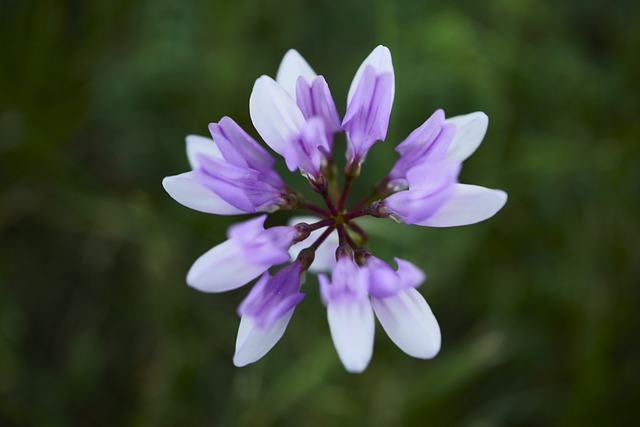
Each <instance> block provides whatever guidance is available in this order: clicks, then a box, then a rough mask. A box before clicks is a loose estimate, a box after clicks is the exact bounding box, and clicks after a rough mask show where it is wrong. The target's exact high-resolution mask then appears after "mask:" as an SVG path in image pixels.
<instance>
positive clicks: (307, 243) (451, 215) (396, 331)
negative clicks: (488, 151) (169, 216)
mask: <svg viewBox="0 0 640 427" xmlns="http://www.w3.org/2000/svg"><path fill="white" fill-rule="evenodd" d="M394 96H395V86H394V72H393V64H392V61H391V54H390V52H389V50H388V49H387V48H386V47H384V46H378V47H376V48H375V49H374V50H373V52H371V54H370V55H369V56H368V57H367V58H366V59H365V60H364V61H363V63H362V65H360V67H359V68H358V70H357V72H356V74H355V77H354V79H353V81H352V83H351V87H350V88H349V93H348V96H347V107H346V112H345V115H344V117H343V118H342V120H341V119H340V115H339V114H338V110H337V108H336V105H335V102H334V101H333V98H332V95H331V91H330V90H329V86H328V84H327V82H326V80H325V79H324V77H323V76H321V75H317V74H316V73H315V71H314V70H313V69H312V68H311V66H309V64H308V63H307V62H306V61H305V60H304V58H302V56H301V55H300V54H299V53H298V52H297V51H295V50H290V51H289V52H287V53H286V54H285V56H284V58H283V60H282V62H281V64H280V67H279V68H278V72H277V75H276V79H275V80H274V79H272V78H271V77H268V76H261V77H259V78H258V79H257V80H256V82H255V84H254V87H253V91H252V93H251V97H250V99H249V112H250V115H251V120H252V122H253V125H254V127H255V128H256V130H257V132H258V134H259V135H260V136H261V138H262V139H263V140H264V142H265V143H266V144H267V146H269V147H270V148H271V149H272V150H273V151H274V152H276V153H278V154H279V155H280V156H282V157H283V158H284V161H285V164H286V166H287V168H288V169H289V170H290V171H295V170H298V171H299V172H300V173H301V174H302V175H303V176H304V177H305V178H306V179H307V181H308V182H309V185H310V186H311V188H312V190H313V191H315V192H316V193H317V194H318V195H319V196H320V197H321V198H322V200H323V202H324V205H323V206H318V205H315V204H312V203H310V202H309V201H307V200H306V199H305V198H304V197H303V196H302V195H301V194H300V193H298V192H297V191H296V190H295V189H292V188H291V187H289V186H288V185H287V184H286V183H285V181H284V180H283V179H282V178H281V177H280V175H279V174H278V173H277V172H276V171H275V170H274V169H273V166H274V164H275V158H274V157H273V156H272V155H271V154H270V153H269V152H268V151H267V150H266V149H265V148H263V147H262V145H260V144H259V143H258V142H257V141H256V140H255V139H254V138H252V137H251V136H250V135H249V134H248V133H247V132H245V131H244V130H243V129H242V128H241V127H240V126H239V125H238V124H237V123H236V122H234V121H233V120H232V119H230V118H228V117H223V118H222V119H221V120H220V121H219V122H218V123H212V124H210V125H209V131H210V132H211V136H212V137H213V140H212V139H209V138H204V137H199V136H193V135H191V136H188V137H187V141H186V142H187V157H188V159H189V163H190V165H191V169H192V170H191V171H189V172H185V173H182V174H179V175H175V176H170V177H167V178H165V179H164V180H163V186H164V188H165V189H166V191H167V192H168V193H169V195H170V196H171V197H173V198H174V199H175V200H176V201H178V202H179V203H181V204H183V205H185V206H187V207H189V208H192V209H195V210H198V211H202V212H207V213H212V214H217V215H237V214H253V213H263V214H262V215H260V216H258V217H256V218H253V219H249V220H247V221H244V222H241V223H239V224H236V225H234V226H232V227H231V228H230V229H229V232H228V240H227V241H225V242H223V243H220V244H218V245H217V246H215V247H213V248H212V249H211V250H209V251H208V252H206V253H205V254H204V255H202V256H201V257H200V258H198V260H196V262H195V263H194V264H193V266H192V267H191V269H190V270H189V273H188V274H187V283H188V284H189V285H190V286H191V287H193V288H195V289H198V290H200V291H203V292H224V291H228V290H232V289H236V288H239V287H241V286H244V285H246V284H247V283H249V282H251V281H252V280H254V279H256V278H258V277H259V278H258V280H257V282H256V284H255V285H254V286H253V288H252V289H251V291H250V292H249V294H248V295H247V297H246V298H245V299H244V301H243V302H242V303H241V304H240V307H239V308H238V314H239V315H240V317H241V320H240V327H239V330H238V337H237V341H236V352H235V355H234V358H233V362H234V364H235V365H236V366H245V365H247V364H250V363H254V362H256V361H257V360H259V359H260V358H262V357H263V356H264V355H265V354H266V353H267V352H268V351H269V350H270V349H271V348H273V346H274V345H275V344H276V343H277V342H278V341H279V340H280V339H281V338H282V336H283V334H284V332H285V330H286V327H287V325H288V324H289V321H290V319H291V317H292V316H293V312H294V310H295V307H296V306H297V305H298V304H299V303H300V302H301V301H302V300H303V298H304V296H305V294H304V293H302V292H300V289H301V286H302V285H303V282H304V278H305V273H306V272H314V273H319V275H318V282H319V285H320V286H319V287H320V293H321V296H322V300H323V302H324V304H325V305H326V306H327V319H328V323H329V330H330V333H331V337H332V339H333V342H334V345H335V347H336V351H337V353H338V357H339V359H340V360H341V361H342V363H343V365H344V367H345V368H346V369H347V371H349V372H362V371H364V370H365V369H366V367H367V366H368V364H369V361H370V360H371V356H372V354H373V338H374V334H375V320H374V318H377V319H378V321H379V322H380V324H381V325H382V328H383V329H384V331H385V332H386V333H387V335H388V336H389V338H390V339H391V340H392V341H393V342H394V343H395V344H396V345H397V346H398V347H399V348H400V349H401V350H402V351H404V352H405V353H407V354H408V355H410V356H412V357H416V358H421V359H430V358H432V357H434V356H435V355H436V354H437V353H438V351H439V350H440V341H441V335H440V327H439V326H438V322H437V320H436V318H435V316H434V315H433V313H432V311H431V309H430V307H429V305H428V304H427V302H426V300H425V299H424V297H423V296H422V295H421V294H420V293H419V292H418V291H417V290H416V287H417V286H418V285H420V284H421V283H423V282H424V280H425V277H426V276H425V274H424V273H423V272H422V270H420V269H419V268H418V267H416V266H415V265H413V264H412V263H410V262H409V261H406V260H402V259H398V258H396V259H395V262H396V264H397V266H398V267H397V269H394V268H393V267H392V266H391V265H389V264H388V263H387V262H385V261H383V260H382V259H380V258H377V257H375V256H374V255H373V254H372V253H370V252H369V251H368V250H367V249H366V243H367V240H368V235H367V233H366V231H365V230H364V229H363V228H362V227H360V226H359V225H358V224H357V220H358V218H361V217H364V216H373V217H377V218H392V219H394V220H396V221H398V222H402V223H405V224H415V225H420V226H431V227H451V226H458V225H467V224H473V223H476V222H480V221H483V220H485V219H488V218H490V217H491V216H493V215H494V214H495V213H496V212H498V211H499V210H500V209H501V208H502V207H503V206H504V204H505V203H506V199H507V195H506V193H505V192H504V191H501V190H494V189H489V188H485V187H480V186H476V185H469V184H461V183H459V182H458V175H459V173H460V169H461V167H462V162H464V161H465V160H466V159H467V158H468V157H469V156H470V155H471V154H472V153H473V152H474V151H475V150H476V149H477V148H478V146H479V145H480V143H481V142H482V139H483V138H484V135H485V133H486V130H487V126H488V118H487V116H486V115H485V114H484V113H482V112H475V113H471V114H467V115H462V116H456V117H451V118H446V116H445V113H444V111H443V110H436V111H435V112H434V113H433V114H432V115H431V116H430V117H429V118H428V119H427V120H426V121H425V122H424V123H423V124H422V125H421V126H419V127H418V128H417V129H415V130H414V131H413V132H411V133H410V134H409V135H408V136H407V138H406V139H404V140H403V141H402V142H400V143H399V144H398V145H397V146H396V148H395V150H396V151H397V152H398V154H399V157H398V159H397V161H396V162H395V164H394V165H393V167H392V168H391V170H390V171H389V173H388V174H387V176H386V177H385V178H384V179H382V180H381V181H380V182H379V183H377V184H376V185H375V186H374V187H373V188H374V190H373V191H372V192H371V194H369V195H366V196H365V197H363V198H362V199H360V201H358V202H356V203H355V204H353V205H352V206H347V196H348V194H349V192H350V190H351V186H352V183H353V182H354V181H355V180H356V179H357V178H358V176H359V175H360V170H361V168H362V165H363V163H364V161H365V158H366V156H367V153H368V151H369V149H370V148H371V147H372V146H373V144H374V143H376V142H377V141H381V140H384V139H385V138H386V134H387V128H388V125H389V116H390V114H391V107H392V104H393V99H394ZM342 132H344V133H345V134H346V139H347V146H346V153H345V156H346V166H345V169H344V175H343V177H342V179H340V177H339V176H338V175H337V173H336V167H335V163H334V157H333V155H334V153H333V151H334V150H333V148H334V146H333V141H334V136H335V135H336V134H337V133H342ZM339 181H342V190H341V191H339V185H338V184H339ZM275 210H286V211H294V210H302V211H305V212H306V215H305V216H296V217H292V218H291V219H290V221H289V224H288V225H286V226H273V227H268V228H265V227H264V224H265V222H266V220H267V215H266V214H264V213H270V212H273V211H275ZM287 263H288V264H287ZM279 265H284V267H280V268H279V269H278V270H277V271H276V272H275V273H274V274H273V275H271V274H270V273H269V271H268V270H269V269H272V268H275V267H277V266H279Z"/></svg>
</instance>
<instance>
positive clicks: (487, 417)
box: [0, 0, 640, 426]
mask: <svg viewBox="0 0 640 427" xmlns="http://www.w3.org/2000/svg"><path fill="white" fill-rule="evenodd" d="M364 4H365V3H363V2H361V1H355V0H343V1H341V2H339V3H329V2H311V1H300V2H289V1H284V0H279V1H273V2H249V1H247V0H238V1H235V2H224V1H204V0H200V1H192V2H178V1H169V0H142V1H138V2H126V1H123V0H116V1H113V0H95V1H91V2H85V1H79V0H71V1H66V2H63V1H45V0H25V1H15V0H4V1H2V2H0V54H1V55H0V178H1V181H0V182H2V184H1V185H0V424H1V425H3V426H30V425H34V426H35V425H38V426H71V425H77V426H87V425H91V426H114V425H116V426H119V425H126V426H128V425H131V426H147V425H148V426H175V425H185V426H191V425H193V426H201V425H202V426H209V425H223V426H239V425H240V426H241V425H248V426H249V425H250V426H300V425H305V426H306V425H309V426H327V425H350V426H351V425H367V426H399V425H416V426H422V425H432V426H439V425H443V426H452V425H472V426H502V425H505V426H506V425H510V426H511V425H531V426H539V425H567V426H573V425H576V426H577V425H579V426H586V425H631V424H633V420H637V398H638V396H640V386H639V384H640V364H639V363H638V360H640V354H639V350H640V348H639V345H638V340H637V332H638V327H640V319H639V316H638V302H639V300H640V298H639V292H640V291H639V288H638V284H639V283H640V263H639V262H638V244H637V240H638V236H640V222H639V218H640V206H639V205H640V202H639V199H638V194H640V161H639V160H640V144H639V141H640V121H639V120H638V116H639V115H640V98H638V94H639V93H640V84H639V83H638V76H639V75H640V56H639V55H638V50H637V49H638V43H639V42H640V26H638V25H637V23H638V19H639V18H640V7H639V3H638V2H633V1H624V0H613V1H610V2H607V3H604V2H579V1H577V0H568V1H565V2H551V1H533V0H526V1H517V2H512V1H508V0H490V1H486V2H473V1H468V0H466V1H458V2H454V3H452V2H450V1H444V0H434V1H428V2H424V1H418V0H415V1H407V2H396V3H394V2H383V1H374V2H370V3H366V4H367V6H366V7H364V6H363V5H364ZM380 43H382V44H385V45H387V46H389V48H390V49H391V52H392V54H393V59H394V64H395V67H396V81H397V90H396V100H395V105H394V111H393V114H392V120H391V126H390V131H389V136H388V138H387V141H386V142H385V143H379V144H377V145H376V146H375V147H374V148H373V150H372V151H371V153H370V156H369V158H368V161H367V162H366V164H365V168H364V170H363V177H362V178H361V181H364V182H366V181H367V180H375V179H377V178H380V177H381V176H382V175H383V174H384V172H385V171H386V170H387V169H388V168H389V167H390V165H391V162H392V161H393V159H394V158H395V157H394V154H393V147H394V146H395V144H396V143H398V142H399V141H401V140H402V139H403V138H404V137H405V136H406V135H407V134H408V133H409V132H410V131H411V130H413V129H414V128H415V127H417V126H418V125H420V124H421V123H422V121H423V120H425V119H426V118H427V117H428V116H429V115H430V114H431V113H432V112H433V111H434V110H435V109H437V108H440V107H442V108H444V109H445V111H446V112H447V114H448V115H457V114H462V113H466V112H470V111H475V110H483V111H485V112H487V114H488V115H489V117H490V126H489V132H488V134H487V136H486V138H485V142H484V144H483V145H482V146H481V148H480V149H479V150H478V152H477V153H476V154H475V155H474V156H473V157H471V158H470V159H469V160H468V161H467V163H466V164H465V167H464V170H463V174H462V181H463V182H469V183H477V184H479V185H485V186H488V187H497V188H503V189H505V190H506V191H507V192H508V193H509V197H510V198H509V202H508V203H507V206H506V207H505V209H504V210H503V211H502V212H500V213H499V214H498V215H497V216H496V217H494V218H492V219H491V220H489V221H486V222H485V223H482V224H478V225H475V226H473V227H462V228H459V229H422V228H419V227H407V226H401V225H398V224H394V223H391V222H390V221H383V220H375V219H370V220H368V221H367V222H366V223H365V222H364V221H363V222H362V224H364V225H365V226H366V228H367V229H369V230H371V237H372V241H371V247H372V248H373V250H374V251H375V253H376V254H379V256H381V257H383V258H385V259H387V260H391V257H392V256H394V255H397V256H400V257H403V258H406V259H408V260H411V261H413V262H415V263H416V264H418V265H419V266H421V267H422V268H423V269H424V270H425V271H427V273H428V275H429V280H428V281H427V282H426V283H425V284H424V285H423V286H422V287H421V288H420V289H421V291H422V293H423V294H424V295H425V296H426V298H427V300H428V301H429V303H430V305H431V307H432V309H433V310H434V312H435V313H436V316H437V317H438V319H439V321H440V325H441V328H442V332H443V348H442V352H441V353H440V354H439V355H438V356H437V358H436V359H434V360H432V361H421V360H414V359H411V358H409V357H408V356H405V355H404V354H402V353H401V352H400V351H399V350H398V349H397V348H395V347H394V346H393V344H392V343H391V342H390V341H389V340H388V339H387V338H386V336H385V335H384V332H383V331H382V329H381V328H378V330H377V339H376V344H375V354H374V359H373V361H372V363H371V365H370V367H369V368H368V370H367V371H366V372H365V373H364V374H363V375H358V376H354V375H350V374H347V373H346V372H345V371H344V370H343V369H342V367H341V365H340V362H339V360H338V358H337V356H336V354H335V351H334V349H333V347H332V344H331V340H330V337H329V332H328V327H327V324H326V318H325V316H326V315H325V311H324V308H323V307H322V305H321V302H320V299H319V296H318V292H317V286H316V284H317V283H316V280H315V279H313V278H310V279H309V281H308V283H307V284H306V285H305V287H306V291H307V292H308V294H309V296H308V298H307V300H306V301H304V303H303V304H302V305H301V306H300V307H299V309H298V310H297V311H296V313H295V315H294V319H293V321H292V323H291V324H290V327H289V330H288V331H287V333H286V334H285V337H284V338H283V340H282V341H281V342H280V343H279V344H278V345H277V346H276V347H275V348H274V349H273V351H272V352H271V353H270V354H269V355H268V356H267V357H265V358H264V359H263V360H261V361H260V362H258V363H256V364H254V365H251V366H249V367H246V368H243V369H237V368H235V367H234V366H233V365H232V363H231V356H232V354H233V346H234V342H235V333H236V328H237V325H238V318H237V316H236V314H235V307H236V305H237V304H238V302H239V301H240V300H241V299H242V298H243V296H244V295H245V292H246V290H240V291H235V292H231V293H228V294H223V295H208V294H201V293H198V292H196V291H194V290H192V289H189V288H188V287H187V286H186V285H185V284H184V278H185V274H186V272H187V270H188V268H189V266H190V264H191V263H192V262H193V261H194V260H195V259H196V258H197V257H198V256H199V255H200V254H201V253H203V252H204V251H205V250H206V249H208V248H209V247H211V246H213V245H215V244H217V243H219V242H221V241H222V240H223V239H224V238H225V237H224V236H225V230H226V228H227V227H228V226H229V225H230V224H231V223H233V222H234V221H236V220H237V219H236V218H222V217H214V216H209V215H206V214H201V213H198V212H194V211H190V210H188V209H186V208H184V207H182V206H179V205H178V204H177V203H175V202H174V201H173V200H171V199H170V197H169V196H167V195H166V194H165V193H164V191H163V190H162V187H161V185H160V182H161V179H162V178H163V177H164V176H166V175H173V174H177V173H179V172H182V171H185V170H186V169H187V167H188V166H187V161H186V158H185V155H184V146H183V139H184V136H185V134H188V133H196V134H206V133H207V127H206V126H207V124H208V123H209V122H212V121H217V120H218V119H220V118H221V117H222V116H223V115H230V116H232V117H233V118H234V119H236V120H237V121H238V122H239V123H240V124H241V125H242V126H244V127H245V129H247V130H250V132H252V133H253V134H254V135H255V132H254V131H253V128H252V126H251V122H250V118H249V114H248V97H249V94H250V91H251V88H252V85H253V81H254V80H255V78H257V77H258V76H260V75H261V74H270V75H272V76H273V75H274V74H275V71H276V69H277V66H278V63H279V61H280V59H281V57H282V55H283V54H284V52H285V51H286V50H287V49H289V48H292V47H294V48H297V49H298V50H299V51H300V52H301V53H302V54H303V55H304V56H305V57H306V58H307V59H308V60H309V62H310V63H311V64H312V65H313V66H314V68H315V69H316V71H318V72H320V73H322V74H324V75H325V76H326V78H327V80H328V82H329V84H330V85H331V88H332V91H333V94H334V96H335V98H336V102H337V103H338V105H339V110H340V111H341V112H342V113H344V107H343V105H344V103H345V99H346V91H347V88H348V86H349V83H350V80H351V78H352V76H353V73H354V72H355V70H356V68H357V66H358V65H359V63H360V62H361V61H362V59H363V58H364V57H365V56H366V55H367V54H368V52H369V51H370V50H371V49H372V48H373V47H375V45H377V44H380ZM359 185H361V187H359V188H360V190H362V191H364V190H366V185H364V186H362V184H359ZM276 219H277V220H282V221H284V220H285V219H286V215H285V214H278V215H276ZM273 223H275V221H273Z"/></svg>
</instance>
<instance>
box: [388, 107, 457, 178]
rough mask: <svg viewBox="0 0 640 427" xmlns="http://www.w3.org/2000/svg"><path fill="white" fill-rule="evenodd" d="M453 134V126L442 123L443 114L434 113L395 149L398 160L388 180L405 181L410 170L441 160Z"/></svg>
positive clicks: (439, 112) (440, 112)
mask: <svg viewBox="0 0 640 427" xmlns="http://www.w3.org/2000/svg"><path fill="white" fill-rule="evenodd" d="M454 133H455V126H453V125H447V124H445V122H444V112H443V111H442V110H438V111H436V112H435V113H434V114H433V115H432V116H431V117H430V118H429V119H427V121H425V122H424V123H423V124H422V126H420V127H419V128H417V129H416V130H414V131H413V132H412V133H411V134H410V135H409V136H408V137H407V138H406V139H405V140H404V141H403V142H402V143H400V144H399V145H398V146H397V147H396V151H397V152H399V153H400V158H399V159H398V161H397V162H396V164H395V165H394V166H393V168H392V169H391V172H390V173H389V179H390V180H391V181H394V180H405V179H406V175H407V172H408V171H409V170H410V169H412V168H414V167H416V166H420V165H421V164H424V163H434V162H438V161H440V160H442V159H443V158H444V156H445V154H446V152H447V148H448V147H449V144H450V143H451V140H452V139H453V136H454Z"/></svg>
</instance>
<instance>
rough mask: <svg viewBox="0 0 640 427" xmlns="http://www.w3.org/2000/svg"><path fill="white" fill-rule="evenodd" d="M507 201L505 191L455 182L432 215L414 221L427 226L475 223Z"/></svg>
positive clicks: (493, 213)
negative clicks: (443, 201) (449, 192)
mask: <svg viewBox="0 0 640 427" xmlns="http://www.w3.org/2000/svg"><path fill="white" fill-rule="evenodd" d="M505 203H507V193H505V192H504V191H502V190H493V189H490V188H485V187H480V186H477V185H468V184H455V185H454V186H453V188H452V191H451V195H450V196H449V198H448V199H447V201H446V202H445V203H444V204H443V205H442V206H441V207H440V209H438V210H437V211H436V212H435V213H434V214H433V215H431V216H429V217H428V218H426V219H425V220H422V221H418V222H416V224H417V225H424V226H429V227H457V226H460V225H469V224H475V223H477V222H480V221H484V220H485V219H489V218H491V217H492V216H494V215H495V214H496V213H497V212H498V211H499V210H500V209H502V207H503V206H504V205H505Z"/></svg>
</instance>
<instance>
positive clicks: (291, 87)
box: [276, 49, 317, 99]
mask: <svg viewBox="0 0 640 427" xmlns="http://www.w3.org/2000/svg"><path fill="white" fill-rule="evenodd" d="M299 76H302V77H304V78H305V79H306V80H307V81H308V82H309V83H311V81H312V80H313V79H314V78H315V77H316V76H317V74H316V73H315V71H313V69H312V68H311V66H310V65H309V64H308V63H307V61H305V60H304V58H303V57H302V55H300V54H299V53H298V51H297V50H295V49H290V50H289V51H288V52H287V53H285V55H284V58H282V62H281V63H280V67H278V74H276V81H277V82H278V84H280V86H282V87H283V88H284V89H285V90H286V91H287V92H288V93H289V95H291V98H293V99H296V83H297V81H298V77H299Z"/></svg>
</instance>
